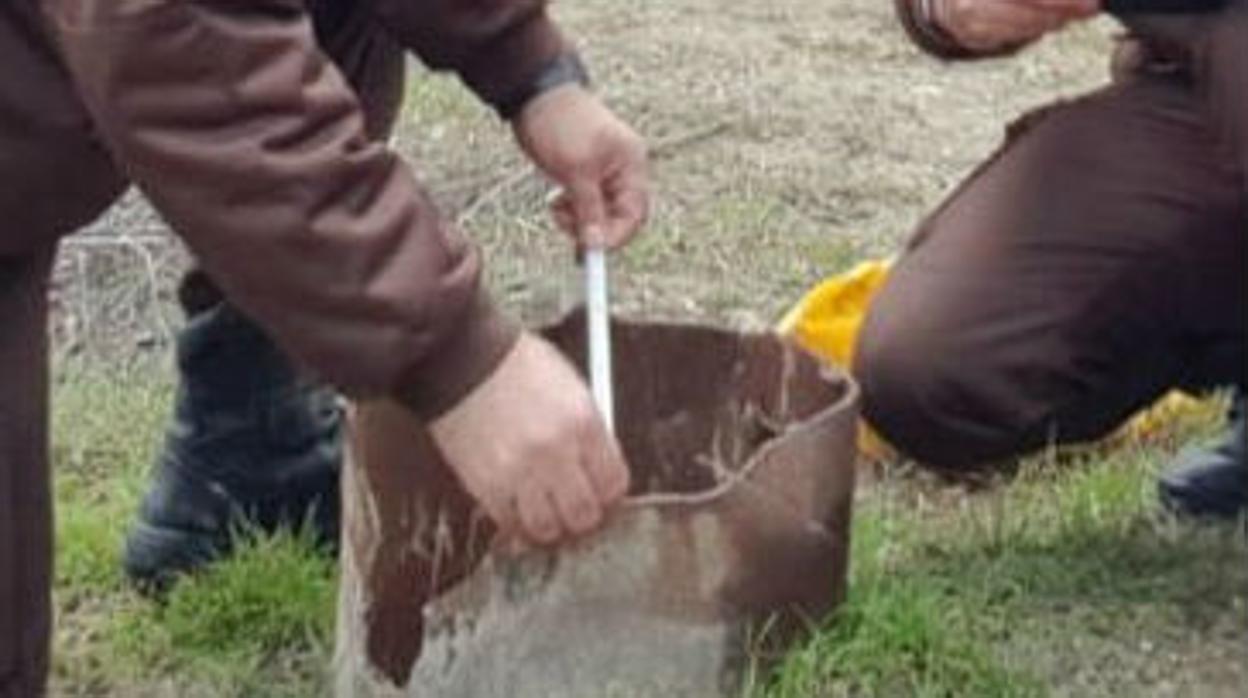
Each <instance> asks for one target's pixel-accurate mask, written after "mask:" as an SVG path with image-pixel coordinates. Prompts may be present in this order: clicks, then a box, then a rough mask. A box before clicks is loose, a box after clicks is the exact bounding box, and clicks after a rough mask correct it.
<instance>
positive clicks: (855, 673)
mask: <svg viewBox="0 0 1248 698" xmlns="http://www.w3.org/2000/svg"><path fill="white" fill-rule="evenodd" d="M1213 412H1214V413H1216V409H1215V410H1213ZM1206 429H1207V423H1206V422H1204V421H1203V420H1196V421H1195V422H1192V423H1187V424H1183V423H1180V424H1177V425H1176V426H1175V427H1174V431H1173V433H1171V434H1170V435H1168V438H1167V439H1166V441H1167V442H1169V443H1181V442H1183V441H1186V440H1189V439H1191V438H1198V437H1200V436H1201V435H1202V434H1203V433H1204V431H1205V430H1206ZM1172 450H1173V449H1172V448H1168V447H1165V446H1157V445H1153V446H1147V447H1145V446H1138V445H1137V446H1132V445H1127V446H1124V447H1121V448H1118V449H1115V450H1114V451H1112V452H1108V453H1103V452H1102V453H1089V454H1086V455H1083V456H1077V457H1074V458H1066V459H1061V460H1062V462H1052V461H1051V460H1050V459H1038V460H1036V461H1033V462H1032V463H1029V464H1027V465H1026V466H1025V467H1024V468H1023V471H1022V472H1021V473H1020V474H1019V475H1018V476H1017V477H1016V478H1015V479H1014V481H1013V482H1012V483H1010V485H1009V486H1007V487H1003V488H995V489H993V490H991V491H988V492H984V493H980V494H972V495H957V496H953V497H950V496H949V493H948V492H947V491H944V490H940V489H937V490H930V489H927V488H924V487H920V486H916V485H915V484H914V483H913V482H905V481H900V482H887V483H885V484H883V485H880V486H878V487H877V488H876V489H875V491H873V492H872V493H871V494H870V495H869V496H868V497H866V498H865V499H864V501H863V502H862V503H861V505H860V507H859V510H858V512H857V514H856V516H855V523H854V549H853V563H852V564H853V567H852V570H851V586H850V592H849V598H848V600H847V602H846V603H845V605H844V606H843V607H842V608H841V609H840V610H839V611H838V613H837V614H836V615H835V617H834V618H833V619H831V620H830V621H829V622H828V624H827V625H826V627H824V628H822V629H820V630H819V631H818V632H816V633H815V634H814V636H813V637H812V638H811V639H810V640H809V641H808V642H807V643H806V644H805V646H803V647H801V648H800V649H799V650H798V651H796V652H794V653H793V654H792V655H791V656H790V657H788V658H787V659H786V660H785V661H784V662H783V663H782V664H781V665H780V667H779V668H778V669H776V671H775V672H774V673H773V674H772V675H771V676H770V677H769V678H768V679H767V680H766V681H765V682H763V683H762V685H760V686H756V687H754V688H753V690H752V692H753V693H754V694H756V695H760V696H767V697H768V698H790V697H794V698H796V697H797V696H972V695H973V696H1043V695H1050V694H1051V693H1063V692H1065V693H1067V694H1069V693H1071V692H1072V691H1073V692H1074V694H1085V693H1084V692H1083V691H1084V689H1086V688H1087V685H1088V682H1087V681H1086V680H1085V679H1086V676H1085V674H1088V673H1089V672H1092V673H1094V674H1097V675H1099V676H1100V678H1098V681H1100V683H1097V684H1096V685H1097V686H1100V687H1102V688H1105V687H1112V690H1111V691H1110V692H1109V693H1108V694H1110V695H1124V696H1125V695H1146V694H1148V693H1149V690H1150V687H1149V685H1147V684H1141V683H1140V682H1141V681H1142V680H1143V679H1142V678H1141V677H1142V676H1144V675H1145V673H1144V669H1145V668H1146V665H1147V663H1148V661H1150V660H1149V658H1148V656H1147V655H1146V654H1145V653H1141V652H1140V651H1138V650H1137V645H1139V646H1143V647H1149V648H1154V647H1157V646H1162V647H1165V651H1169V652H1171V653H1180V654H1182V653H1190V652H1193V651H1195V652H1198V653H1199V652H1201V651H1202V650H1201V649H1200V648H1195V647H1192V646H1190V645H1189V644H1186V643H1185V642H1184V640H1183V638H1191V637H1201V638H1204V637H1208V636H1212V635H1215V634H1216V633H1215V629H1216V628H1219V627H1222V628H1224V629H1225V628H1226V626H1227V625H1228V623H1229V625H1230V627H1231V628H1232V629H1231V631H1230V633H1231V635H1232V636H1233V635H1235V634H1236V633H1238V634H1239V637H1240V638H1241V639H1242V637H1243V636H1244V634H1245V633H1246V632H1248V624H1246V623H1245V622H1244V616H1243V612H1242V609H1243V607H1244V599H1245V595H1246V594H1248V565H1245V564H1244V563H1245V559H1246V555H1248V542H1246V541H1245V536H1244V532H1243V527H1241V526H1235V525H1229V526H1202V525H1194V524H1185V523H1180V522H1177V521H1174V520H1172V519H1170V518H1168V517H1167V516H1165V515H1163V514H1162V513H1161V512H1159V511H1158V510H1157V504H1156V498H1155V486H1156V485H1155V478H1156V474H1157V471H1158V468H1159V467H1160V466H1161V465H1162V464H1164V463H1165V462H1166V461H1167V460H1168V459H1169V457H1170V456H1171V454H1172ZM1235 609H1241V610H1240V611H1238V612H1237V611H1235ZM1235 628H1237V629H1238V630H1235ZM1150 651H1151V650H1150ZM1180 663H1181V662H1180ZM1181 678H1185V679H1186V680H1190V681H1194V682H1196V683H1197V685H1200V684H1199V682H1200V681H1202V680H1205V679H1206V678H1208V677H1202V676H1187V677H1181ZM1213 680H1214V681H1216V680H1217V679H1216V678H1215V679H1213ZM1213 687H1214V688H1213V689H1210V690H1214V689H1216V688H1217V685H1216V683H1215V684H1213ZM1098 690H1099V689H1098ZM1102 694H1104V693H1102ZM1192 695H1196V693H1192Z"/></svg>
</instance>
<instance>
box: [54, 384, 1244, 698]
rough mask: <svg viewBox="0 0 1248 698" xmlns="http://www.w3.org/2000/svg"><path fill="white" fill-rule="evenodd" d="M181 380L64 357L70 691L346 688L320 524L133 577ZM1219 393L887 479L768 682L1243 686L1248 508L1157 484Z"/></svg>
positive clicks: (851, 690)
mask: <svg viewBox="0 0 1248 698" xmlns="http://www.w3.org/2000/svg"><path fill="white" fill-rule="evenodd" d="M170 398H171V384H170V381H169V378H168V374H167V371H166V370H165V369H164V368H163V367H161V366H135V367H132V368H129V369H125V370H122V371H117V370H110V371H109V372H104V371H102V370H100V369H93V368H89V367H87V368H83V367H74V366H72V365H71V366H63V367H61V368H60V369H59V370H58V373H57V377H56V381H55V403H54V404H55V414H54V423H55V442H56V446H55V449H54V454H55V458H56V466H57V495H56V496H57V503H58V512H57V521H58V526H59V535H60V540H59V549H58V569H57V576H56V593H57V606H58V611H59V617H58V637H57V656H56V664H55V667H54V683H53V692H54V694H56V695H64V696H79V695H81V696H212V697H216V696H248V697H250V696H256V697H264V698H268V697H274V698H277V697H280V696H292V697H293V696H310V695H327V694H328V692H329V688H328V686H329V684H328V679H327V677H326V670H327V668H328V664H329V657H330V654H331V651H330V645H331V641H332V640H331V638H332V634H333V628H332V624H333V620H334V602H335V598H336V586H337V580H336V575H335V572H334V561H333V560H332V559H329V558H327V557H325V556H324V555H322V554H320V553H318V552H316V551H315V550H314V549H313V546H312V545H311V543H310V542H309V541H307V540H306V539H304V538H302V537H301V536H299V535H296V534H292V533H284V534H280V535H278V536H276V537H263V536H245V537H244V538H243V540H242V541H241V543H240V547H239V552H238V554H237V555H236V556H235V557H234V558H232V559H231V560H229V561H227V562H225V563H223V564H220V565H217V566H215V567H213V568H212V569H210V570H208V571H207V572H205V573H203V574H201V575H198V576H195V577H192V578H189V579H186V580H184V581H183V582H182V583H181V584H179V585H178V586H176V587H175V588H174V589H173V590H172V592H171V593H170V594H169V595H167V596H166V597H165V598H164V599H161V600H155V599H149V598H145V597H142V596H140V595H138V594H136V593H134V592H133V591H132V590H131V589H129V588H128V586H127V585H126V583H125V581H124V579H123V578H122V574H121V571H120V550H121V544H122V540H123V537H124V535H125V532H126V528H127V526H128V525H129V522H130V519H131V517H132V516H133V513H134V511H135V507H136V506H137V503H138V501H139V497H140V496H141V494H142V491H143V487H144V485H145V484H146V477H147V471H148V468H149V467H150V466H149V464H150V463H151V460H152V456H153V454H154V452H155V450H156V448H158V446H159V444H160V439H161V437H162V431H163V428H164V424H165V420H166V418H167V414H168V408H169V403H170ZM1219 411H1220V410H1219V406H1218V405H1217V404H1216V403H1214V404H1213V405H1212V406H1211V407H1210V409H1209V410H1208V412H1207V414H1204V415H1203V416H1202V415H1199V414H1198V415H1196V416H1194V417H1190V416H1184V417H1183V418H1182V419H1178V420H1177V421H1175V422H1173V423H1172V424H1171V425H1170V426H1169V427H1167V429H1166V431H1165V432H1164V433H1162V434H1159V435H1156V434H1155V435H1153V436H1152V437H1150V440H1149V441H1148V442H1147V443H1139V442H1135V443H1126V444H1120V445H1118V446H1116V447H1114V448H1108V449H1107V448H1102V449H1095V450H1089V451H1085V452H1083V453H1081V454H1077V455H1069V454H1062V455H1053V454H1050V455H1048V456H1045V457H1041V458H1037V459H1035V460H1033V461H1031V462H1029V463H1027V464H1025V465H1024V466H1023V467H1022V468H1021V470H1020V471H1019V473H1017V474H1016V475H1015V476H1014V477H1013V478H1012V480H1011V481H1010V482H1008V483H1004V484H1002V485H1000V486H993V487H990V488H987V489H985V490H982V491H978V492H975V493H966V492H963V491H962V490H961V489H959V488H957V487H951V486H949V485H943V484H934V483H932V482H930V481H927V480H926V479H925V478H919V477H912V476H893V477H887V478H885V479H884V480H883V481H882V482H880V483H878V484H874V485H871V486H869V487H868V488H865V489H864V490H863V491H862V492H861V493H860V497H859V499H860V501H859V504H858V508H857V512H856V515H855V523H854V531H853V535H854V546H853V553H852V555H853V560H852V568H851V586H850V592H849V598H848V600H847V601H846V603H845V604H844V606H843V607H842V608H841V609H840V610H839V611H838V612H837V613H836V614H835V616H834V617H833V618H831V619H828V620H827V621H826V623H824V624H823V625H822V626H821V627H820V628H819V629H818V630H817V631H816V632H815V633H813V635H812V636H811V637H810V638H809V639H808V640H807V641H806V642H805V643H803V644H802V645H801V646H799V647H798V648H796V649H795V650H794V651H793V652H791V653H790V654H789V656H787V657H786V658H785V659H784V660H783V661H782V662H781V664H780V665H779V666H778V667H774V668H773V670H772V671H770V672H769V673H767V674H765V675H763V676H761V677H760V678H759V680H758V681H756V682H754V684H753V685H752V686H751V688H750V690H749V693H750V694H751V695H756V696H763V697H765V698H798V697H806V696H817V697H833V696H930V697H938V696H939V697H943V696H990V697H991V696H1003V697H1013V696H1020V697H1030V696H1045V695H1051V694H1065V695H1122V696H1135V695H1149V694H1150V692H1152V688H1154V687H1156V686H1157V685H1160V684H1159V682H1162V681H1171V682H1176V683H1175V684H1174V685H1176V686H1179V687H1181V688H1182V689H1183V694H1184V695H1205V694H1209V693H1208V692H1209V691H1216V690H1217V689H1219V688H1220V687H1221V688H1227V687H1231V688H1232V689H1233V687H1234V686H1235V685H1237V684H1235V681H1237V680H1239V679H1237V678H1236V677H1240V678H1242V676H1243V674H1242V673H1239V674H1236V673H1235V671H1241V670H1242V669H1243V665H1244V664H1245V662H1244V661H1243V658H1242V641H1243V638H1244V637H1245V636H1248V620H1246V618H1245V608H1248V564H1245V560H1246V559H1248V542H1246V541H1245V535H1244V532H1243V528H1242V527H1237V526H1197V525H1191V524H1184V523H1180V522H1176V521H1173V520H1170V519H1168V518H1167V517H1165V516H1164V515H1162V514H1161V513H1160V512H1159V511H1158V510H1157V505H1156V501H1155V489H1154V488H1155V477H1156V474H1157V472H1158V470H1159V469H1160V468H1161V467H1162V466H1163V465H1164V464H1165V463H1166V462H1167V461H1168V460H1169V459H1170V458H1171V457H1172V455H1173V453H1174V452H1175V451H1176V450H1177V449H1178V448H1179V447H1180V446H1181V445H1182V444H1184V443H1187V442H1191V441H1193V440H1197V439H1202V438H1207V437H1208V436H1210V435H1211V434H1214V433H1216V431H1217V429H1218V428H1219V427H1220V422H1221V418H1220V414H1219ZM1219 657H1221V659H1218V658H1219ZM1228 657H1229V658H1230V659H1227V658H1228ZM1237 657H1238V659H1235V658H1237ZM1237 662H1238V663H1237ZM1226 666H1229V667H1231V671H1229V673H1228V672H1225V671H1224V672H1222V673H1218V670H1220V669H1219V668H1220V667H1226ZM1210 667H1213V669H1210ZM1237 667H1238V668H1237ZM1219 682H1221V683H1219ZM1212 694H1214V695H1216V693H1212Z"/></svg>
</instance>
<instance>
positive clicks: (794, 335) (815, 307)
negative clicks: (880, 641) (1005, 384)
mask: <svg viewBox="0 0 1248 698" xmlns="http://www.w3.org/2000/svg"><path fill="white" fill-rule="evenodd" d="M892 265H893V260H891V259H885V260H869V261H865V262H861V263H859V264H858V266H856V267H854V268H853V269H850V270H849V271H848V272H845V273H843V274H840V275H838V276H834V277H831V278H829V279H825V280H824V281H822V282H820V283H819V284H817V285H816V286H815V287H814V288H812V289H811V290H810V291H809V292H808V293H807V294H806V295H805V296H804V297H803V298H802V299H801V300H800V301H798V303H797V305H795V306H794V307H793V309H792V310H790V311H789V312H788V313H787V314H786V315H785V316H784V319H783V320H781V321H780V324H779V326H778V327H777V331H778V332H779V333H780V334H782V335H784V336H786V337H789V338H791V339H793V340H794V341H795V342H796V343H797V344H798V346H800V347H802V348H803V349H805V350H807V351H809V352H811V353H812V354H814V355H816V356H818V357H820V358H821V359H823V360H824V361H827V362H828V363H830V364H832V365H834V366H837V367H839V368H842V369H845V370H849V367H851V366H852V365H853V361H854V348H855V344H856V342H857V339H858V333H859V331H860V330H861V328H862V323H863V320H864V319H865V318H866V315H867V309H868V307H869V306H870V305H871V299H872V298H874V297H875V294H876V292H877V291H879V289H880V287H881V286H883V285H884V282H885V281H886V280H887V279H888V272H889V270H890V269H891V268H892ZM1202 405H1204V406H1205V407H1202ZM1205 408H1207V403H1205V402H1203V401H1200V400H1197V399H1195V398H1191V397H1188V396H1185V395H1183V394H1181V393H1178V392H1173V393H1171V394H1169V395H1167V396H1165V397H1164V398H1162V399H1161V400H1159V401H1158V402H1157V403H1156V404H1154V405H1153V406H1152V407H1150V408H1149V409H1147V410H1144V411H1143V412H1141V413H1139V414H1138V415H1136V417H1135V418H1134V419H1132V420H1131V422H1130V423H1129V424H1128V425H1127V426H1126V427H1125V428H1124V429H1123V430H1122V431H1121V432H1119V433H1118V434H1117V435H1116V437H1115V439H1114V440H1119V439H1123V438H1126V439H1131V440H1147V439H1149V438H1151V437H1153V436H1155V435H1156V434H1158V433H1159V432H1162V431H1164V430H1165V429H1164V428H1165V426H1166V425H1167V424H1170V423H1172V422H1173V421H1174V420H1175V419H1176V418H1179V417H1183V416H1186V415H1190V414H1196V413H1198V412H1199V411H1200V410H1201V409H1205ZM859 449H860V450H861V451H862V453H863V454H864V455H867V456H869V457H872V458H887V457H891V456H892V455H894V454H895V451H894V450H893V449H892V447H890V446H889V445H888V443H887V442H885V441H884V440H883V439H882V438H881V437H879V436H878V435H877V434H876V433H875V432H874V431H872V430H871V428H870V427H868V426H867V425H866V424H865V423H864V424H862V425H861V426H860V427H859Z"/></svg>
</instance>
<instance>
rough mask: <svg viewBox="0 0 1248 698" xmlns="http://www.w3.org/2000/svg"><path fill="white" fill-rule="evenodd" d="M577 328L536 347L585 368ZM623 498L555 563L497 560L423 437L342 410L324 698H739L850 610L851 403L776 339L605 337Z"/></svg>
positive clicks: (700, 330) (388, 409) (671, 334)
mask: <svg viewBox="0 0 1248 698" xmlns="http://www.w3.org/2000/svg"><path fill="white" fill-rule="evenodd" d="M583 328H584V325H583V321H582V320H581V319H580V318H579V317H570V318H569V319H567V320H565V321H564V322H562V323H560V324H558V325H556V326H554V327H551V328H549V329H548V330H547V331H546V332H545V334H546V335H547V337H548V338H550V339H551V340H552V341H554V342H555V344H556V345H557V346H559V347H560V348H561V349H562V350H563V351H564V352H565V353H566V354H567V355H568V356H569V357H570V358H571V359H572V360H573V361H574V362H576V363H577V364H578V365H583V363H584V362H583V358H584V342H583V337H584V331H583ZM612 334H613V341H614V344H615V352H616V357H617V359H616V368H615V371H616V376H615V382H616V391H617V396H616V402H617V406H616V409H617V423H618V430H619V437H620V441H621V444H622V446H623V447H624V450H625V453H626V455H627V457H628V460H629V464H630V467H631V468H632V469H633V483H634V491H633V492H631V493H630V496H629V498H628V499H627V501H626V503H625V504H624V505H623V506H622V507H620V508H619V510H617V511H616V512H614V514H613V515H612V516H611V518H610V520H609V521H608V523H607V524H606V525H605V526H604V528H603V530H601V531H600V532H598V533H596V534H594V535H592V536H590V537H588V538H586V539H584V540H580V541H577V542H575V543H573V544H571V545H569V546H565V547H562V548H559V549H557V550H537V551H530V552H527V553H524V554H521V555H518V556H513V555H508V554H504V553H502V552H501V551H496V550H494V549H492V547H491V543H492V536H493V533H494V531H493V529H492V527H491V525H490V524H489V522H488V521H487V520H485V519H484V518H483V517H482V516H481V515H480V514H479V513H477V512H476V511H475V509H474V507H473V506H472V503H471V501H470V500H469V499H468V497H467V496H466V495H465V494H464V492H463V491H462V489H460V487H459V485H458V483H457V482H456V481H455V479H454V477H453V475H452V474H451V472H450V471H449V469H448V468H447V467H446V466H445V464H444V463H443V462H442V461H441V459H440V458H439V456H438V453H437V449H436V448H435V447H434V445H433V443H432V441H431V440H430V438H429V436H428V434H427V433H426V432H425V431H424V429H423V428H422V426H421V425H420V424H419V423H418V422H417V421H416V420H415V419H414V418H412V417H411V416H410V415H409V414H408V413H406V412H404V411H403V410H402V409H401V408H399V407H397V406H395V405H392V404H386V403H380V404H363V405H357V406H356V407H355V409H354V414H353V417H352V444H351V454H350V460H351V462H350V463H349V464H348V467H347V469H346V471H347V474H346V477H345V482H344V487H343V490H344V494H343V496H344V544H343V550H342V557H343V571H342V583H341V584H342V586H341V591H340V604H339V623H338V640H337V644H338V646H337V650H336V654H335V671H336V686H337V692H338V695H339V697H340V698H348V697H351V698H355V697H359V698H378V697H383V696H386V697H389V696H394V697H404V698H407V697H414V696H421V697H424V696H430V697H436V698H443V697H447V698H492V697H495V696H497V697H499V698H502V697H506V698H528V697H534V698H537V697H540V698H559V697H561V696H567V697H569V698H596V697H598V696H602V697H604V698H606V697H610V696H621V697H627V698H634V697H636V698H642V697H648V696H663V697H665V698H673V697H681V696H689V697H695V696H696V697H698V698H702V697H705V696H727V695H738V694H739V688H738V687H739V683H740V680H741V678H742V674H743V672H744V671H745V670H746V669H747V668H748V667H750V666H751V663H752V662H755V661H758V660H759V658H763V660H764V661H765V659H766V658H767V657H775V656H777V654H778V653H779V652H781V651H783V650H784V649H785V648H786V647H787V646H789V645H790V644H791V643H792V642H793V641H795V640H796V639H797V638H799V637H800V636H801V633H802V630H803V629H804V628H807V627H809V624H810V623H811V622H813V621H817V620H818V619H819V618H821V617H823V616H825V615H826V614H827V613H828V612H829V611H831V610H832V609H833V608H835V606H836V605H837V604H838V603H839V602H840V600H841V599H842V598H843V596H844V591H845V583H846V572H847V569H846V566H847V562H848V546H849V527H850V510H851V505H852V498H853V484H854V460H855V454H856V450H855V441H854V439H855V430H856V422H857V407H858V405H857V402H858V401H857V391H856V388H855V387H854V385H853V383H852V381H850V380H849V379H848V378H847V377H846V376H844V375H843V374H841V373H839V372H836V371H833V370H831V369H828V368H827V367H824V366H821V365H820V364H819V363H818V362H817V361H816V360H814V359H813V358H811V357H810V356H809V355H807V354H805V353H804V352H802V351H801V350H799V349H797V348H795V347H793V346H791V345H789V344H787V343H786V342H784V341H783V340H782V339H781V338H779V337H777V336H774V335H771V334H742V333H737V332H731V331H725V330H718V329H713V328H707V327H697V326H684V325H669V324H644V323H617V324H616V325H614V326H613V328H612Z"/></svg>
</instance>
